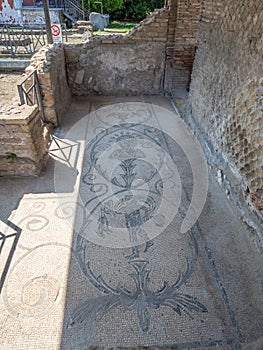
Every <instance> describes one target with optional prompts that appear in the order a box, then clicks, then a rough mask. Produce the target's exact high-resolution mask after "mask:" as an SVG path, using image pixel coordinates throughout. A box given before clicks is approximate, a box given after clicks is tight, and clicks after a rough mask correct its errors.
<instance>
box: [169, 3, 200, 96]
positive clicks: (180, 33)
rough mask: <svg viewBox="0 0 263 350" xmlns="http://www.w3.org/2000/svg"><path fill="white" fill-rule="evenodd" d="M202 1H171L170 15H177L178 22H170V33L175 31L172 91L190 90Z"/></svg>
mask: <svg viewBox="0 0 263 350" xmlns="http://www.w3.org/2000/svg"><path fill="white" fill-rule="evenodd" d="M201 3H202V1H201V0H191V1H189V0H180V1H179V0H178V1H171V3H170V11H171V12H170V14H171V16H172V18H173V13H176V21H175V23H174V20H173V19H171V20H170V31H173V29H174V38H173V45H174V48H173V71H172V72H171V74H172V77H171V78H170V79H172V89H174V90H175V91H176V90H178V89H188V87H189V82H190V76H191V72H192V66H193V62H194V55H195V50H196V45H197V33H198V28H199V19H200V12H201ZM175 11H176V12H175Z"/></svg>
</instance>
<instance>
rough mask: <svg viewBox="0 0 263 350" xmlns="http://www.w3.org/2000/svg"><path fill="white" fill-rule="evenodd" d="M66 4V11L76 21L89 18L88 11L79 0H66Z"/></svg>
mask: <svg viewBox="0 0 263 350" xmlns="http://www.w3.org/2000/svg"><path fill="white" fill-rule="evenodd" d="M64 5H65V7H64V11H65V12H66V13H67V14H68V15H69V16H71V17H72V18H73V19H75V20H76V21H78V20H88V18H89V13H88V11H87V10H86V9H83V8H82V7H81V6H80V4H79V2H78V1H77V0H64Z"/></svg>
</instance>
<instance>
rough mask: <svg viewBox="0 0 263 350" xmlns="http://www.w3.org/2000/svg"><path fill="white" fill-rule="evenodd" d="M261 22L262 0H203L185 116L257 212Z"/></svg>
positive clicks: (262, 101)
mask: <svg viewBox="0 0 263 350" xmlns="http://www.w3.org/2000/svg"><path fill="white" fill-rule="evenodd" d="M262 22H263V2H262V0H253V1H246V2H245V1H243V2H240V1H233V0H220V1H217V2H216V3H215V2H214V1H212V0H207V1H205V2H204V8H203V9H202V16H201V23H200V29H199V48H198V50H197V53H196V58H195V62H194V68H193V74H192V82H191V87H190V97H189V105H188V115H189V116H191V117H192V119H193V120H195V122H196V123H197V125H199V127H200V130H203V131H204V132H205V135H206V137H207V139H208V140H209V142H211V144H212V146H213V148H214V149H215V153H216V154H221V155H222V156H223V159H224V163H225V164H228V165H229V166H230V167H231V168H232V169H233V172H234V173H235V174H236V179H237V181H238V184H239V185H238V187H239V188H237V190H240V191H241V192H242V193H241V194H242V195H243V196H245V197H246V198H247V200H249V201H250V202H252V204H253V206H254V208H257V209H258V210H259V211H260V210H261V212H262V209H263V202H262V196H263V59H262V58H263V32H262ZM210 160H211V159H210ZM221 167H222V168H223V167H224V165H223V164H222V165H221ZM221 170H223V169H221Z"/></svg>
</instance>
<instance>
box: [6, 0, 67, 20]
mask: <svg viewBox="0 0 263 350" xmlns="http://www.w3.org/2000/svg"><path fill="white" fill-rule="evenodd" d="M49 12H50V19H51V23H59V21H60V19H59V18H60V13H59V11H58V10H53V9H50V10H49ZM0 23H5V24H45V15H44V10H43V8H42V9H39V8H31V9H30V8H25V7H24V8H23V7H22V1H18V0H0Z"/></svg>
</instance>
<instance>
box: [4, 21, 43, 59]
mask: <svg viewBox="0 0 263 350" xmlns="http://www.w3.org/2000/svg"><path fill="white" fill-rule="evenodd" d="M46 43H47V41H46V31H45V28H43V27H41V26H39V27H34V28H33V27H30V26H21V27H13V26H9V25H4V26H1V27H0V50H1V54H7V55H11V57H15V56H16V55H24V56H32V55H33V54H34V53H35V52H37V51H38V50H39V49H40V48H41V47H42V46H44V45H46Z"/></svg>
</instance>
